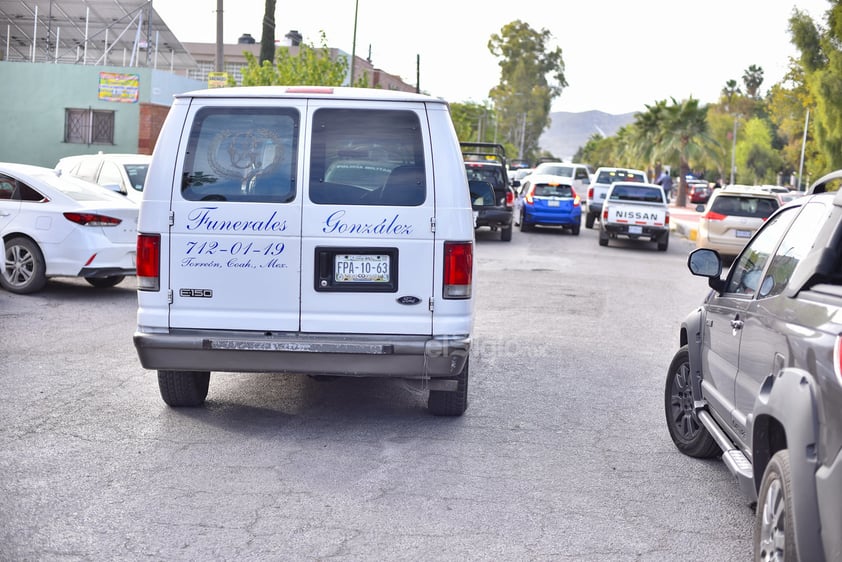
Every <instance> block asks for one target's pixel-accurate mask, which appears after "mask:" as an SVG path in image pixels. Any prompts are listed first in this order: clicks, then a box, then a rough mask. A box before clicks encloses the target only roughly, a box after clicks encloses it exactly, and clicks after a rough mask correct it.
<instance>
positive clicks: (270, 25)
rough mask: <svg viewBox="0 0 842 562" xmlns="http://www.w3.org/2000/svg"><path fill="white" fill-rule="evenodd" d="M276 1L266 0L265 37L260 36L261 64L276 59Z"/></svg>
mask: <svg viewBox="0 0 842 562" xmlns="http://www.w3.org/2000/svg"><path fill="white" fill-rule="evenodd" d="M275 1H276V0H266V6H265V8H264V10H263V35H261V36H260V64H263V61H269V62H271V61H272V59H274V58H275Z"/></svg>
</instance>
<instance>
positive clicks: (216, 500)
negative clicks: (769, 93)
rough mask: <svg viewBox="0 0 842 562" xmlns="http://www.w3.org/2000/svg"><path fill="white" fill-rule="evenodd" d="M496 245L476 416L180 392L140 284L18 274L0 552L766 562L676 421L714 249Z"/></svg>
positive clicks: (4, 406)
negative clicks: (690, 264)
mask: <svg viewBox="0 0 842 562" xmlns="http://www.w3.org/2000/svg"><path fill="white" fill-rule="evenodd" d="M477 239H478V240H477V247H476V256H475V263H476V280H475V283H476V285H475V290H476V297H477V299H476V300H477V314H476V330H475V347H474V350H473V352H472V358H471V369H472V371H471V380H470V389H469V396H470V405H469V408H468V411H467V413H466V414H465V415H464V416H463V417H461V418H456V419H443V418H436V417H433V416H430V415H429V414H427V412H426V410H425V403H426V394H425V393H424V391H423V390H421V389H419V388H417V387H416V386H413V385H410V384H408V383H404V382H401V381H384V380H337V381H333V382H319V381H315V380H313V379H310V378H308V377H303V376H281V375H270V374H256V375H242V374H233V373H220V374H216V373H215V374H214V375H212V377H211V386H210V393H209V396H208V402H207V405H206V406H205V407H204V408H199V409H178V410H176V409H170V408H168V407H166V406H165V405H164V404H163V402H162V401H161V400H160V397H159V395H158V389H157V383H156V379H155V376H154V373H152V372H148V371H145V370H144V369H143V368H142V367H141V366H140V364H139V362H138V360H137V356H136V354H135V351H134V348H133V345H132V341H131V336H132V333H133V331H134V320H135V316H134V314H135V305H136V301H135V293H134V279H129V280H126V281H125V282H123V283H122V284H121V285H119V286H118V287H116V288H114V289H111V290H104V291H103V290H95V289H93V288H92V287H89V286H88V285H87V284H86V283H84V282H82V281H78V280H61V281H54V282H51V283H50V284H49V285H48V287H47V289H46V290H45V291H44V292H42V293H39V294H37V295H32V296H17V295H11V294H9V293H5V292H2V291H0V333H1V334H2V337H0V381H2V382H1V384H2V392H0V474H2V475H3V476H2V478H0V560H4V561H5V560H14V561H17V560H61V561H67V560H296V561H298V560H327V559H330V560H343V561H344V560H354V561H357V560H412V561H415V560H459V561H463V560H518V561H519V560H561V561H564V560H569V561H573V560H575V561H604V560H611V561H652V562H655V561H659V562H660V561H664V560H683V561H693V560H699V561H703V560H704V561H709V560H716V561H731V560H733V561H745V560H749V559H750V558H751V548H750V543H751V540H750V539H751V527H752V522H753V517H754V514H753V510H752V509H751V507H750V506H749V503H748V501H747V500H746V498H744V497H742V496H741V495H740V493H739V491H738V489H737V487H736V485H735V483H734V482H733V481H732V478H731V476H730V474H729V473H728V471H727V470H726V469H725V467H724V466H723V465H722V464H721V463H720V462H718V461H698V460H695V459H690V458H687V457H684V456H683V455H681V454H680V453H678V452H677V450H676V449H675V448H674V446H673V445H672V442H671V441H670V439H669V436H668V433H667V431H666V427H665V424H664V414H663V383H664V379H665V376H666V369H667V366H668V364H669V361H670V359H671V357H672V354H673V353H674V352H675V350H676V348H677V345H678V327H679V325H680V322H681V320H682V318H683V317H684V316H685V315H686V314H687V313H688V312H689V311H690V310H691V309H692V308H693V307H695V306H697V305H698V303H699V302H700V301H701V299H702V298H703V296H704V294H705V292H706V290H707V289H706V284H705V282H704V280H702V279H698V278H694V277H692V276H691V275H690V274H689V273H688V272H687V270H686V266H685V261H686V255H687V253H688V251H689V250H690V249H691V248H692V245H691V243H690V242H688V241H687V240H684V239H682V238H681V237H680V236H677V235H675V234H674V235H673V238H672V240H671V242H670V247H669V250H668V251H667V252H658V251H656V250H655V246H654V244H632V243H629V242H617V243H615V242H614V241H612V242H611V244H610V245H609V246H608V247H606V248H602V247H599V245H598V243H597V237H596V233H595V231H593V230H587V229H585V228H583V229H582V232H581V235H579V236H573V235H570V234H561V233H558V232H546V231H538V232H531V233H520V232H515V234H514V239H513V241H512V242H509V243H506V242H500V241H499V236H498V235H497V233H491V232H488V231H480V232H479V233H478V235H477Z"/></svg>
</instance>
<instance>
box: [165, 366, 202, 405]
mask: <svg viewBox="0 0 842 562" xmlns="http://www.w3.org/2000/svg"><path fill="white" fill-rule="evenodd" d="M209 382H210V372H209V371H158V390H160V391H161V398H163V400H164V402H166V403H167V404H168V405H169V406H173V407H179V406H201V405H202V404H203V403H204V402H205V398H207V396H208V383H209Z"/></svg>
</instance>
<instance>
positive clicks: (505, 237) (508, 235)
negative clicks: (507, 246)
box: [500, 225, 512, 242]
mask: <svg viewBox="0 0 842 562" xmlns="http://www.w3.org/2000/svg"><path fill="white" fill-rule="evenodd" d="M500 240H502V241H503V242H511V240H512V225H509V226H506V227H504V228H503V230H501V231H500Z"/></svg>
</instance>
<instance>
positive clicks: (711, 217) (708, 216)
mask: <svg viewBox="0 0 842 562" xmlns="http://www.w3.org/2000/svg"><path fill="white" fill-rule="evenodd" d="M699 218H700V219H701V220H708V221H722V220H725V219H727V218H728V215H723V214H720V213H714V212H713V211H708V212H707V213H705V214H703V215H702V216H701V217H699Z"/></svg>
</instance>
